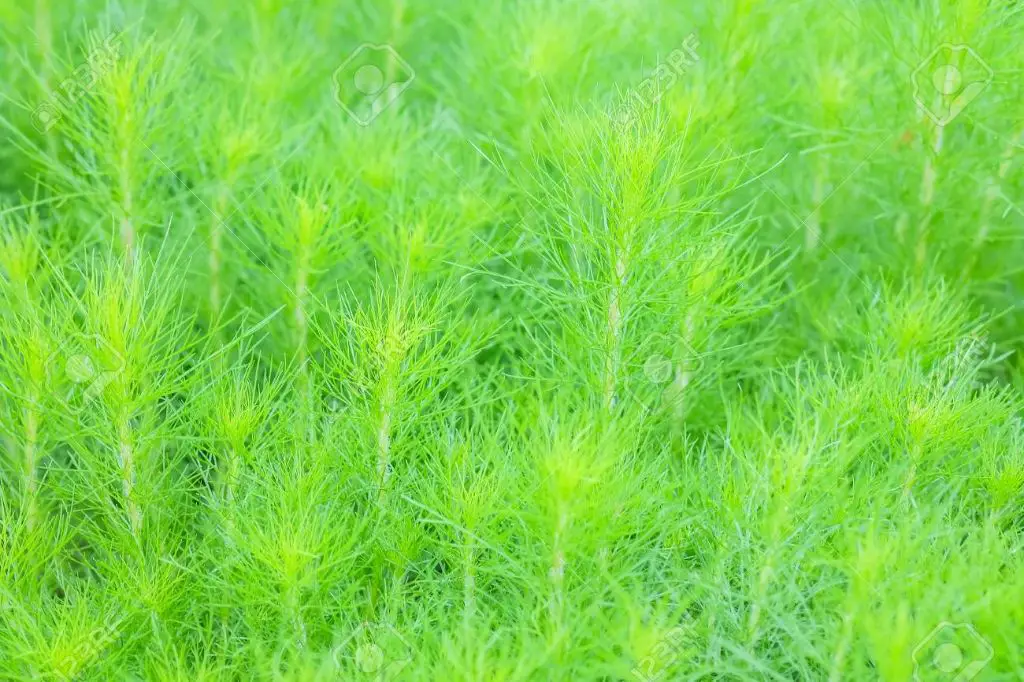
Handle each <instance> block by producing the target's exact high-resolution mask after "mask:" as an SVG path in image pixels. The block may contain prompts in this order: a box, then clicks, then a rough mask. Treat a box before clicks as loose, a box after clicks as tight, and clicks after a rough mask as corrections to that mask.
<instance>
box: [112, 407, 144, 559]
mask: <svg viewBox="0 0 1024 682" xmlns="http://www.w3.org/2000/svg"><path fill="white" fill-rule="evenodd" d="M117 439H118V458H119V462H120V464H121V491H122V494H123V495H124V501H125V506H126V508H127V510H128V525H129V527H130V528H131V531H132V535H133V536H135V538H136V539H138V537H139V533H140V531H141V530H142V510H141V509H140V508H139V504H138V501H137V500H136V499H135V451H134V449H133V448H132V442H131V427H130V426H129V424H128V417H127V415H122V416H121V417H119V418H118V423H117Z"/></svg>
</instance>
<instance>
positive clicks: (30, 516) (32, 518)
mask: <svg viewBox="0 0 1024 682" xmlns="http://www.w3.org/2000/svg"><path fill="white" fill-rule="evenodd" d="M38 401H39V393H38V391H37V390H36V389H35V388H32V389H30V392H29V396H28V404H27V405H25V462H24V466H25V470H24V475H25V515H26V524H27V526H28V529H29V530H30V531H31V530H32V529H33V528H34V527H35V523H36V517H37V513H38V511H37V506H38V488H39V478H38V473H37V471H36V468H37V459H38V454H37V448H38V441H39V410H38V407H37V406H38Z"/></svg>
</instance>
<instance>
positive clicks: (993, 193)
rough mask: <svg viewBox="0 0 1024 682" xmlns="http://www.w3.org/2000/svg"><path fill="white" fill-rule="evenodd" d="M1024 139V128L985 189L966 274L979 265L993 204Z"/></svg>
mask: <svg viewBox="0 0 1024 682" xmlns="http://www.w3.org/2000/svg"><path fill="white" fill-rule="evenodd" d="M1022 140H1024V130H1021V131H1020V132H1019V133H1017V134H1016V135H1015V136H1014V137H1013V139H1012V140H1010V144H1008V145H1007V146H1006V150H1005V151H1004V152H1003V156H1002V160H1001V162H1000V163H999V171H998V173H997V174H996V177H994V178H991V179H990V180H989V184H988V187H987V188H986V190H985V199H984V201H983V202H982V204H981V217H980V219H979V220H978V234H977V235H975V237H974V244H973V249H972V253H971V259H970V262H969V263H968V264H967V268H965V271H964V274H965V275H967V276H969V275H970V273H971V271H972V270H973V269H974V266H975V265H977V262H978V256H979V252H980V251H981V249H982V247H984V245H985V242H986V241H987V240H988V235H989V232H991V230H992V221H991V217H992V206H993V204H995V201H996V197H998V196H999V193H1000V192H1001V191H1002V183H1003V181H1004V180H1006V176H1007V175H1009V173H1010V167H1011V166H1012V165H1013V152H1014V151H1016V149H1017V145H1018V144H1020V142H1021V141H1022Z"/></svg>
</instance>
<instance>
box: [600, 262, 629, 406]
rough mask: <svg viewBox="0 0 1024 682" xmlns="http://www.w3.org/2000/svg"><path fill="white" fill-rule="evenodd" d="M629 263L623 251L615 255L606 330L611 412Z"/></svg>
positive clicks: (606, 386) (607, 401) (606, 399)
mask: <svg viewBox="0 0 1024 682" xmlns="http://www.w3.org/2000/svg"><path fill="white" fill-rule="evenodd" d="M626 268H627V263H626V259H625V258H624V256H623V254H622V252H621V251H620V252H617V254H616V256H615V279H614V281H613V282H612V287H611V293H610V295H609V297H608V314H607V322H608V327H607V330H606V338H607V343H606V350H607V356H606V358H605V372H604V408H605V410H606V411H608V412H611V411H612V410H613V409H614V408H615V403H616V395H615V393H616V390H617V388H618V381H619V378H618V376H619V365H620V364H621V362H622V289H623V287H624V286H625V283H626Z"/></svg>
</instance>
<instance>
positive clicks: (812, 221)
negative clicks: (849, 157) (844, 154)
mask: <svg viewBox="0 0 1024 682" xmlns="http://www.w3.org/2000/svg"><path fill="white" fill-rule="evenodd" d="M817 165H818V169H817V172H816V173H815V174H814V186H813V188H812V190H811V205H812V207H813V209H812V210H811V215H810V216H809V217H808V218H807V231H806V234H805V240H804V241H805V244H806V247H807V250H808V251H809V252H811V253H813V252H814V251H816V250H817V249H818V243H819V242H820V241H821V207H822V203H824V201H825V181H826V179H827V174H828V165H827V161H826V160H825V158H824V157H822V158H821V160H820V161H819V162H818V164H817Z"/></svg>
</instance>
